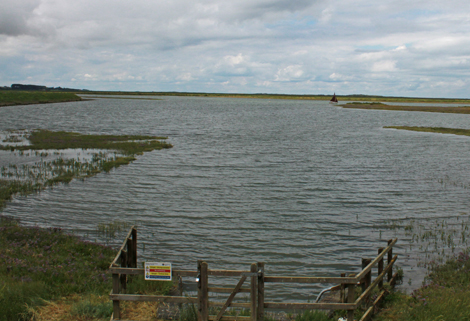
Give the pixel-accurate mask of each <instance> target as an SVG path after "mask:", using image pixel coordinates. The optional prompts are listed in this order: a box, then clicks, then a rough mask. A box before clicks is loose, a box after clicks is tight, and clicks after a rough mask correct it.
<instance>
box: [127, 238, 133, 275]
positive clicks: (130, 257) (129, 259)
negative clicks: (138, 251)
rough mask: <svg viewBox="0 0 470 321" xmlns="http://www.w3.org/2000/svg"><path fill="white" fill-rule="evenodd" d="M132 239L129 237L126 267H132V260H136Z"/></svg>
mask: <svg viewBox="0 0 470 321" xmlns="http://www.w3.org/2000/svg"><path fill="white" fill-rule="evenodd" d="M132 242H133V241H132V239H131V238H128V239H127V242H126V243H127V246H126V251H127V260H126V266H125V267H126V268H128V267H132V262H134V258H133V256H134V251H133V250H134V246H133V245H132Z"/></svg>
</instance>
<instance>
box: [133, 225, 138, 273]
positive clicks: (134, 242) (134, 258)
mask: <svg viewBox="0 0 470 321" xmlns="http://www.w3.org/2000/svg"><path fill="white" fill-rule="evenodd" d="M132 252H133V253H134V255H133V256H132V258H133V262H132V267H133V268H137V229H136V228H133V229H132Z"/></svg>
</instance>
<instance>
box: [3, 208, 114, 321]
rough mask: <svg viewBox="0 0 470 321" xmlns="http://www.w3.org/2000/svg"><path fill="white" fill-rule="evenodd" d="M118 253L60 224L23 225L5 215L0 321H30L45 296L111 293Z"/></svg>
mask: <svg viewBox="0 0 470 321" xmlns="http://www.w3.org/2000/svg"><path fill="white" fill-rule="evenodd" d="M114 255H115V251H114V250H113V249H111V248H109V247H106V246H103V245H100V244H96V243H91V242H87V241H84V240H82V239H80V238H78V237H77V236H72V235H68V234H66V233H65V232H63V231H62V230H61V229H59V228H50V229H41V228H38V227H24V226H21V225H20V224H19V222H18V221H16V220H14V219H11V218H8V217H4V216H0V311H2V313H0V320H2V321H3V320H21V319H29V317H30V315H31V314H30V312H31V311H30V310H31V309H30V310H28V307H30V308H31V307H32V308H33V309H34V307H37V306H40V305H42V304H44V302H45V301H44V300H51V299H57V298H61V297H64V296H68V295H71V294H74V293H102V294H105V293H106V292H109V289H110V287H111V278H110V275H109V273H108V271H107V269H108V266H109V262H110V261H111V260H112V258H113V257H114ZM28 311H30V312H28Z"/></svg>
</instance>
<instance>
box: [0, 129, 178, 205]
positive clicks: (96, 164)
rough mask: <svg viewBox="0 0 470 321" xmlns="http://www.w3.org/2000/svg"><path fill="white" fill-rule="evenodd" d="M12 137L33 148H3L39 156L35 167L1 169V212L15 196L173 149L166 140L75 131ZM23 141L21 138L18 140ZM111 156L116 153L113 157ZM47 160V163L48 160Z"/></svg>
mask: <svg viewBox="0 0 470 321" xmlns="http://www.w3.org/2000/svg"><path fill="white" fill-rule="evenodd" d="M7 137H9V138H8V139H6V140H9V141H10V140H13V138H11V137H26V138H27V139H28V140H29V142H30V143H31V145H20V146H17V145H15V146H12V145H0V149H3V150H5V151H10V152H13V153H15V155H16V153H17V154H18V156H21V157H29V156H31V157H40V158H41V160H40V161H37V162H35V163H34V164H31V163H30V164H28V163H26V164H23V165H18V164H9V165H8V166H2V168H1V169H0V209H1V208H3V207H4V206H5V205H6V203H7V202H8V201H9V200H11V198H12V197H13V196H14V195H23V196H25V195H29V194H31V193H36V192H40V191H42V190H44V189H45V188H48V187H52V186H54V185H56V184H60V183H65V184H67V183H70V182H71V181H72V180H73V179H85V178H88V177H92V176H94V175H96V174H98V173H101V172H106V173H108V172H110V171H111V170H113V169H115V168H118V167H119V166H122V165H127V164H129V163H131V162H133V161H134V160H136V157H135V156H136V155H140V154H142V153H144V152H148V151H152V150H158V149H164V148H171V147H172V145H171V144H168V143H166V142H165V141H164V139H165V137H157V136H142V135H122V136H119V135H83V134H78V133H73V132H63V131H61V132H53V131H48V130H35V131H33V132H31V133H25V132H24V131H18V133H15V132H9V133H8V135H7ZM18 140H20V138H18ZM65 149H67V150H70V149H72V150H82V151H84V150H96V149H98V150H100V152H96V153H92V158H91V159H86V158H82V159H81V160H80V158H79V157H78V158H77V159H74V158H72V159H66V158H63V157H61V156H58V157H57V158H55V159H53V160H50V157H51V156H52V157H55V156H56V155H57V154H58V155H60V153H59V152H58V151H59V150H65ZM110 153H113V154H111V155H110ZM46 159H47V160H46Z"/></svg>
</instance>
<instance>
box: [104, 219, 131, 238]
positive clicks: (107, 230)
mask: <svg viewBox="0 0 470 321" xmlns="http://www.w3.org/2000/svg"><path fill="white" fill-rule="evenodd" d="M130 227H131V224H130V223H128V222H123V221H119V220H115V221H113V222H110V223H99V224H98V226H97V230H98V235H100V236H104V237H106V238H114V237H115V236H116V233H121V232H124V231H126V230H128V229H129V228H130Z"/></svg>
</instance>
